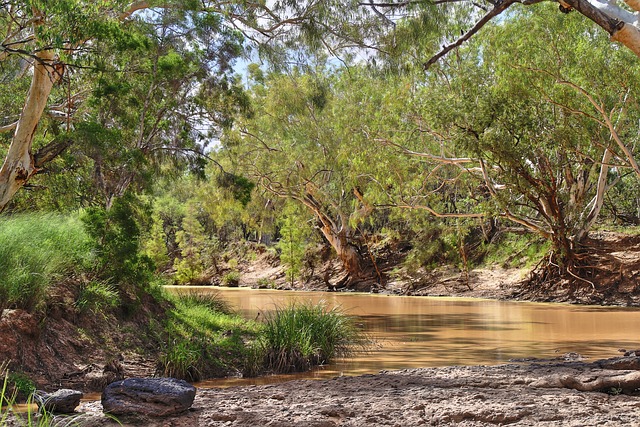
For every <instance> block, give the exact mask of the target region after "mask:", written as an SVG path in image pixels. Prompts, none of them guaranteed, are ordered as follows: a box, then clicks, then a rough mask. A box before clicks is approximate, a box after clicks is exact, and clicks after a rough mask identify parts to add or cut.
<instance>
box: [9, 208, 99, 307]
mask: <svg viewBox="0 0 640 427" xmlns="http://www.w3.org/2000/svg"><path fill="white" fill-rule="evenodd" d="M91 259H92V253H91V243H90V239H89V238H88V236H87V234H86V232H85V231H84V228H83V225H82V223H81V222H80V221H79V220H78V219H77V218H75V217H69V216H62V215H55V214H21V215H15V216H12V217H7V218H3V220H2V221H0V301H1V302H2V303H0V305H1V306H0V309H1V308H22V309H26V310H31V309H33V308H35V307H37V306H39V305H40V304H42V303H43V302H44V301H45V300H46V295H47V290H48V288H49V287H50V286H51V285H52V284H53V283H55V282H56V281H57V280H58V279H60V278H62V277H64V276H65V275H68V274H70V273H71V272H78V267H79V266H80V268H88V267H89V266H90V264H91Z"/></svg>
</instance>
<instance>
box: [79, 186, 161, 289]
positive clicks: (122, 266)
mask: <svg viewBox="0 0 640 427" xmlns="http://www.w3.org/2000/svg"><path fill="white" fill-rule="evenodd" d="M135 204H136V201H135V200H134V199H133V197H132V196H128V195H126V196H123V197H121V198H118V199H116V200H115V202H114V203H113V205H112V207H111V209H109V210H107V209H104V208H99V207H92V208H89V209H87V210H86V211H85V213H84V215H83V216H82V222H83V223H84V225H85V229H86V230H87V233H88V234H89V236H90V237H91V238H92V239H93V244H94V251H95V253H96V256H97V261H98V262H97V263H98V267H99V272H98V273H99V274H100V276H101V277H103V278H106V279H112V280H113V281H114V282H116V283H128V284H139V283H147V282H148V281H149V280H151V276H152V273H153V271H154V270H155V267H154V265H153V261H152V260H151V258H149V257H148V256H146V255H141V254H140V252H139V250H140V229H139V227H138V224H137V223H136V217H137V216H139V212H137V211H136V210H135V209H134V205H135Z"/></svg>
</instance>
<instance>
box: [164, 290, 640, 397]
mask: <svg viewBox="0 0 640 427" xmlns="http://www.w3.org/2000/svg"><path fill="white" fill-rule="evenodd" d="M173 289H174V290H175V288H173ZM182 290H185V291H194V290H197V291H198V292H202V293H208V292H213V293H218V294H220V295H221V296H222V297H223V298H225V299H226V300H228V301H229V302H230V303H231V304H232V306H233V307H234V308H235V309H236V310H237V311H238V312H239V313H240V314H241V315H242V316H244V317H245V318H247V319H255V318H256V316H258V313H260V314H261V315H262V316H264V313H265V312H267V311H270V310H273V309H275V308H276V307H277V306H283V305H286V304H288V303H291V302H295V301H297V302H307V301H310V302H320V301H324V302H325V303H327V304H328V305H329V306H338V307H341V308H342V310H344V311H345V312H346V313H348V314H350V315H353V316H356V317H357V318H358V322H359V323H360V324H361V325H362V327H363V329H364V330H365V331H366V332H367V333H368V334H369V335H370V336H371V338H373V340H375V345H374V346H373V348H371V349H370V350H369V351H368V352H367V353H362V354H358V355H356V356H355V357H354V358H351V359H349V360H337V361H336V362H335V363H333V364H331V365H327V366H323V367H320V368H318V369H316V370H314V371H312V372H307V373H303V374H296V375H279V376H269V377H261V378H249V379H239V378H232V379H216V380H210V381H205V382H202V383H199V384H198V386H201V387H226V386H231V385H250V384H267V383H276V382H282V381H287V380H291V379H299V378H330V377H335V376H339V375H361V374H373V373H378V372H380V371H381V370H393V369H405V368H417V367H437V366H450V365H496V364H501V363H505V362H508V361H509V360H510V359H521V358H554V357H559V356H562V355H564V354H565V353H579V354H581V355H582V356H584V357H585V358H588V359H589V360H595V359H600V358H608V357H613V356H615V355H619V354H620V353H619V352H618V350H619V349H634V350H635V349H637V348H640V338H639V337H638V328H639V326H640V309H629V308H617V307H596V306H575V305H565V304H540V303H521V302H505V301H495V300H483V299H469V298H466V299H465V298H434V297H401V296H387V295H374V294H359V293H324V292H301V291H295V292H293V291H291V292H289V291H275V290H273V291H271V290H252V289H245V288H217V287H216V288H209V287H206V288H205V287H189V288H186V287H181V288H180V290H175V291H177V292H179V291H182ZM258 318H260V316H258Z"/></svg>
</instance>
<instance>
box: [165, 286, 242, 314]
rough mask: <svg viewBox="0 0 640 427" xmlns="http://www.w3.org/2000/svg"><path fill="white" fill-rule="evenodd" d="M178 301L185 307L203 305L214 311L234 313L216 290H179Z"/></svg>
mask: <svg viewBox="0 0 640 427" xmlns="http://www.w3.org/2000/svg"><path fill="white" fill-rule="evenodd" d="M177 298H178V303H179V304H181V305H183V306H186V307H198V306H204V307H207V308H209V309H210V310H211V311H212V312H214V313H222V314H234V311H233V307H231V304H229V302H228V301H227V300H225V299H224V298H222V297H221V296H220V294H219V293H217V292H207V293H203V292H202V291H188V292H181V293H180V295H179V296H178V297H177Z"/></svg>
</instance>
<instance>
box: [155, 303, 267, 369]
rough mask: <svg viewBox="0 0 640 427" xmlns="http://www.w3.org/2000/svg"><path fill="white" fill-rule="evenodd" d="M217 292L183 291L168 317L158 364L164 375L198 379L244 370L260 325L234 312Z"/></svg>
mask: <svg viewBox="0 0 640 427" xmlns="http://www.w3.org/2000/svg"><path fill="white" fill-rule="evenodd" d="M217 299H219V298H218V297H217V296H215V295H213V296H210V297H209V296H207V297H194V296H192V295H189V294H185V295H180V296H178V297H177V299H176V300H175V309H174V310H173V311H172V313H171V316H170V318H169V320H168V322H169V323H168V325H167V328H166V329H167V332H168V334H169V341H168V343H167V347H166V348H165V349H163V356H162V357H161V358H160V360H159V368H160V370H161V371H162V372H163V374H164V375H170V376H176V377H178V378H185V379H187V380H190V381H197V380H198V379H201V378H203V377H211V376H224V375H231V374H235V373H237V372H243V371H244V366H245V363H247V360H249V358H248V355H249V354H250V353H251V352H252V351H253V350H251V348H250V346H249V345H247V343H248V342H252V341H253V340H255V338H256V337H257V335H258V333H259V330H260V325H259V324H257V323H255V322H250V321H246V320H244V319H242V318H241V317H239V316H237V315H233V314H226V313H223V312H221V310H223V311H226V310H227V309H228V305H227V304H225V303H223V302H220V301H215V300H217Z"/></svg>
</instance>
